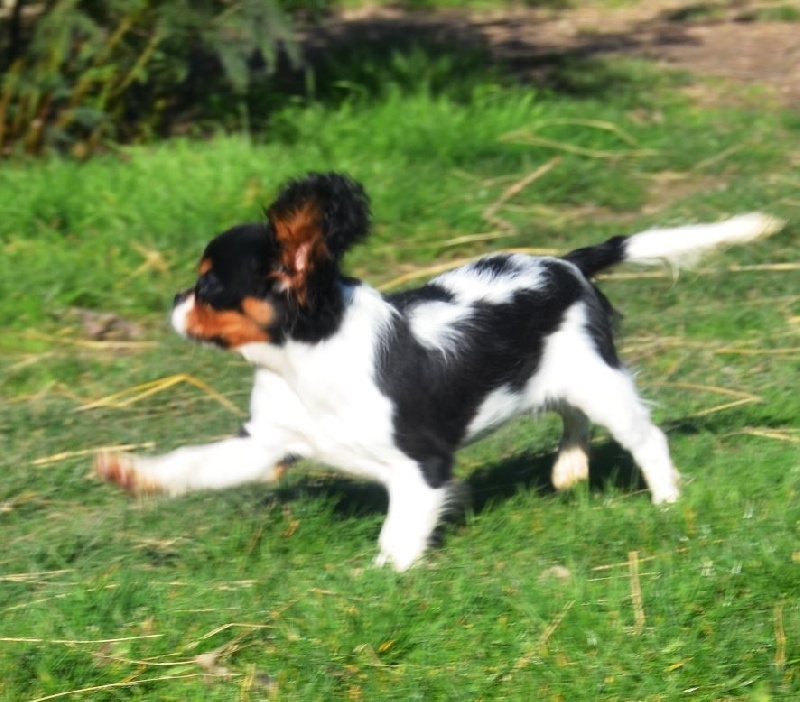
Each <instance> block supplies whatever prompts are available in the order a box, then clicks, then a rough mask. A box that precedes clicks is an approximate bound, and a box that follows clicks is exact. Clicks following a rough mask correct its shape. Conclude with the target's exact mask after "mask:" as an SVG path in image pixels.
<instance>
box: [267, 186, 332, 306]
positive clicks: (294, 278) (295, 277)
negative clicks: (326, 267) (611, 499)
mask: <svg viewBox="0 0 800 702" xmlns="http://www.w3.org/2000/svg"><path fill="white" fill-rule="evenodd" d="M269 217H270V221H271V222H272V226H273V227H274V228H275V236H276V238H277V239H278V242H279V243H280V244H281V248H282V255H281V258H282V261H281V262H282V263H283V267H284V272H282V273H279V274H278V275H277V277H278V279H279V280H281V281H282V282H283V283H284V285H286V286H287V287H289V288H292V289H293V290H294V292H295V294H296V295H297V299H298V301H299V302H300V303H301V304H302V303H305V302H306V300H307V299H308V291H307V290H306V283H307V279H308V275H309V273H311V271H313V270H314V267H315V264H316V262H317V261H318V260H320V259H323V258H325V257H327V256H328V255H329V254H328V248H327V246H326V245H325V238H324V235H323V231H322V225H321V221H320V220H321V213H320V211H319V206H318V205H317V203H315V202H306V203H304V204H303V205H302V206H301V207H300V208H299V209H297V210H294V211H293V212H289V213H286V214H282V215H276V214H275V213H274V212H270V213H269Z"/></svg>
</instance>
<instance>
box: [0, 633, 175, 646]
mask: <svg viewBox="0 0 800 702" xmlns="http://www.w3.org/2000/svg"><path fill="white" fill-rule="evenodd" d="M162 636H164V635H163V634H142V635H141V636H120V637H119V638H116V639H36V638H31V637H26V636H0V641H2V642H5V643H43V644H61V645H63V646H79V645H94V644H109V643H121V642H123V641H140V640H142V639H160V638H161V637H162Z"/></svg>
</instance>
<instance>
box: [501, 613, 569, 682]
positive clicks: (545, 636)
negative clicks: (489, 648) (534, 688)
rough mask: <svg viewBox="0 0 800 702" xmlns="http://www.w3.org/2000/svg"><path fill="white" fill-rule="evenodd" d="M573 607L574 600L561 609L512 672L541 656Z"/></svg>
mask: <svg viewBox="0 0 800 702" xmlns="http://www.w3.org/2000/svg"><path fill="white" fill-rule="evenodd" d="M574 605H575V600H570V601H569V602H567V603H566V604H565V605H564V606H563V607H562V608H561V611H560V612H559V613H558V614H557V615H556V616H555V617H554V618H553V621H551V622H550V623H549V624H548V625H547V627H546V628H545V630H544V631H543V632H542V635H541V636H540V637H539V640H538V641H537V642H536V646H535V648H534V651H531V652H529V653H526V654H524V655H522V656H520V657H519V658H518V659H517V660H516V662H515V663H514V668H513V669H514V670H522V669H523V668H527V667H528V666H529V665H530V663H531V661H532V660H533V659H534V658H536V657H537V656H539V655H541V654H542V651H543V649H544V648H545V647H546V646H547V642H548V641H550V637H552V636H553V634H554V633H555V632H556V629H558V627H559V626H561V622H563V621H564V617H566V616H567V613H568V612H569V611H570V610H571V609H572V607H573V606H574Z"/></svg>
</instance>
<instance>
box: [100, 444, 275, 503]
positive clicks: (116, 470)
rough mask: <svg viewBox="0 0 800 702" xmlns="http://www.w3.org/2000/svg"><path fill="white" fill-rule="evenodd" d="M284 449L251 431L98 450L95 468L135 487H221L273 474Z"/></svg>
mask: <svg viewBox="0 0 800 702" xmlns="http://www.w3.org/2000/svg"><path fill="white" fill-rule="evenodd" d="M287 453H288V451H287V450H286V446H285V444H284V442H282V441H277V440H276V441H271V442H269V443H266V442H263V441H258V442H257V441H256V440H254V439H253V438H251V437H237V438H232V439H225V440H223V441H219V442H217V443H213V444H204V445H202V446H187V447H185V448H180V449H177V450H175V451H172V452H170V453H166V454H163V455H161V456H136V455H131V454H120V453H101V454H99V455H98V456H97V457H96V458H95V462H94V468H95V472H96V474H97V475H98V476H99V477H101V478H103V479H104V480H107V481H109V482H112V483H116V484H117V485H119V486H120V487H122V488H124V489H125V490H128V491H130V492H134V493H153V492H165V493H167V494H170V495H181V494H183V493H185V492H188V491H190V490H222V489H224V488H228V487H233V486H234V485H240V484H242V483H248V482H256V481H268V480H275V479H276V478H278V477H279V475H280V473H281V472H282V464H281V463H280V461H281V459H282V458H283V457H284V456H286V454H287Z"/></svg>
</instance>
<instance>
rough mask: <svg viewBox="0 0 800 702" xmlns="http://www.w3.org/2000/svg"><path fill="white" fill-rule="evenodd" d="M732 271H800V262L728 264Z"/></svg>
mask: <svg viewBox="0 0 800 702" xmlns="http://www.w3.org/2000/svg"><path fill="white" fill-rule="evenodd" d="M728 270H729V271H731V272H732V273H736V272H740V271H772V272H775V273H780V272H785V271H800V263H753V264H751V265H749V266H739V265H736V264H733V265H730V266H728Z"/></svg>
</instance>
